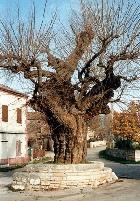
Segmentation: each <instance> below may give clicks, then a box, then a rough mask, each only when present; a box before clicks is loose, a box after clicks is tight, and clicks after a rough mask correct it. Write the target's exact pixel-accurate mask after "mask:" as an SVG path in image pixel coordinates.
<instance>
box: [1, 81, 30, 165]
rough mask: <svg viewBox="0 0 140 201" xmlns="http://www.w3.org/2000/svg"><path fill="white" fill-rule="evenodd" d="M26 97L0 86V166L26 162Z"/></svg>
mask: <svg viewBox="0 0 140 201" xmlns="http://www.w3.org/2000/svg"><path fill="white" fill-rule="evenodd" d="M26 102H27V96H26V95H24V94H21V93H19V92H16V91H14V90H13V89H11V88H9V87H7V86H4V85H1V84H0V166H3V165H11V164H21V163H27V162H28V152H27V143H28V135H27V106H26Z"/></svg>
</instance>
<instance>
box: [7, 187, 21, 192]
mask: <svg viewBox="0 0 140 201" xmlns="http://www.w3.org/2000/svg"><path fill="white" fill-rule="evenodd" d="M8 190H9V191H12V192H18V191H21V189H19V188H18V189H14V188H13V187H12V186H9V187H8Z"/></svg>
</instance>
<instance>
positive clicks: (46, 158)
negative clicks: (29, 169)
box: [33, 157, 50, 164]
mask: <svg viewBox="0 0 140 201" xmlns="http://www.w3.org/2000/svg"><path fill="white" fill-rule="evenodd" d="M49 160H50V157H45V158H43V159H42V160H39V161H34V162H33V164H37V163H42V162H45V161H49Z"/></svg>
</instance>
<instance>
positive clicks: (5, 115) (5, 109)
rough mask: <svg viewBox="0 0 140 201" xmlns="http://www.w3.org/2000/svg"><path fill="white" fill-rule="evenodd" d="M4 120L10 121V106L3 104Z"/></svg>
mask: <svg viewBox="0 0 140 201" xmlns="http://www.w3.org/2000/svg"><path fill="white" fill-rule="evenodd" d="M2 121H4V122H8V106H7V105H2Z"/></svg>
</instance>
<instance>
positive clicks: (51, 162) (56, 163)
mask: <svg viewBox="0 0 140 201" xmlns="http://www.w3.org/2000/svg"><path fill="white" fill-rule="evenodd" d="M91 163H92V162H89V161H88V162H86V163H76V164H91ZM45 164H54V165H71V164H72V163H59V162H53V161H49V162H48V163H45ZM74 165H75V164H74Z"/></svg>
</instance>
